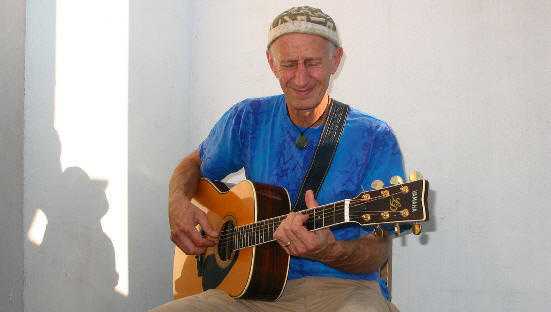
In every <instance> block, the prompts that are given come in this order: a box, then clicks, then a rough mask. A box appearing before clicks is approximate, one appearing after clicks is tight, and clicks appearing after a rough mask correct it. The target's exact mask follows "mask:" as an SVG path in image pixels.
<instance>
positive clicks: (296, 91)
mask: <svg viewBox="0 0 551 312" xmlns="http://www.w3.org/2000/svg"><path fill="white" fill-rule="evenodd" d="M313 89H314V88H310V89H304V90H298V89H294V91H295V93H296V94H297V95H300V96H305V95H308V94H309V93H310V92H311V91H312V90H313Z"/></svg>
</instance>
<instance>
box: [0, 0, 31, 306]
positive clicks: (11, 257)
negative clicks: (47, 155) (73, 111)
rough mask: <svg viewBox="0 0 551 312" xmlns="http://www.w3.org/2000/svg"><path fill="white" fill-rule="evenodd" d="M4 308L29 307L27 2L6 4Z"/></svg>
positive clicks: (1, 184)
mask: <svg viewBox="0 0 551 312" xmlns="http://www.w3.org/2000/svg"><path fill="white" fill-rule="evenodd" d="M0 25H1V26H0V28H1V29H2V31H0V311H5V312H12V311H22V310H23V278H24V277H23V235H22V234H23V97H24V91H23V85H24V78H25V72H24V70H25V69H24V48H25V1H21V0H8V1H2V2H1V3H0Z"/></svg>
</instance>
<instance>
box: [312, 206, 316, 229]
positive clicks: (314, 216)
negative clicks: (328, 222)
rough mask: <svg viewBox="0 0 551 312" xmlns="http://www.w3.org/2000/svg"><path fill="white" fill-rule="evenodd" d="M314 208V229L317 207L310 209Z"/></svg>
mask: <svg viewBox="0 0 551 312" xmlns="http://www.w3.org/2000/svg"><path fill="white" fill-rule="evenodd" d="M312 210H314V230H315V229H316V210H317V209H312Z"/></svg>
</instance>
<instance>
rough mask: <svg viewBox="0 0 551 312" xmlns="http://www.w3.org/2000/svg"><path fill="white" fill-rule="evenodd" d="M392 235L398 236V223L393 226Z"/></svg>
mask: <svg viewBox="0 0 551 312" xmlns="http://www.w3.org/2000/svg"><path fill="white" fill-rule="evenodd" d="M394 234H396V236H400V225H398V223H396V224H394Z"/></svg>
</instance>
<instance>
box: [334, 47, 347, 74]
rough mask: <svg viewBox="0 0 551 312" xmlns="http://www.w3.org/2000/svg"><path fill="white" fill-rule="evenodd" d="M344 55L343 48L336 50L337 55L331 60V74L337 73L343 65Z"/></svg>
mask: <svg viewBox="0 0 551 312" xmlns="http://www.w3.org/2000/svg"><path fill="white" fill-rule="evenodd" d="M343 53H344V51H343V50H342V48H336V49H335V54H333V58H332V59H331V74H334V73H336V72H337V69H338V68H339V65H340V63H341V59H342V54H343Z"/></svg>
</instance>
